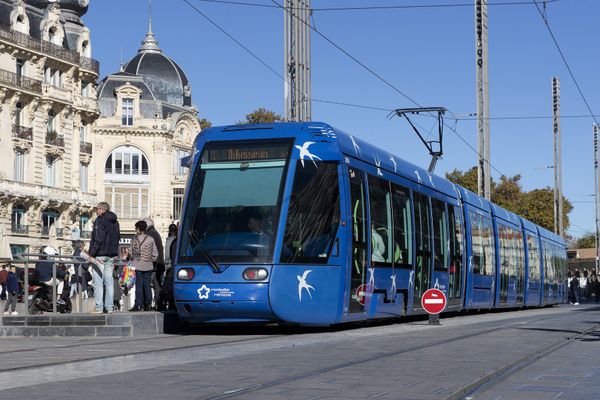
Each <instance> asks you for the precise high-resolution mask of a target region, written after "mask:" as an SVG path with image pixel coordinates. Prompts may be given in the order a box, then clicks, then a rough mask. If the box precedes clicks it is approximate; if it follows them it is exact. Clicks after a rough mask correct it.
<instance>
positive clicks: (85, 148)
mask: <svg viewBox="0 0 600 400" xmlns="http://www.w3.org/2000/svg"><path fill="white" fill-rule="evenodd" d="M79 152H80V153H85V154H92V144H91V143H90V142H81V143H79Z"/></svg>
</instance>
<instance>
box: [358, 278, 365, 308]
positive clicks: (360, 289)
mask: <svg viewBox="0 0 600 400" xmlns="http://www.w3.org/2000/svg"><path fill="white" fill-rule="evenodd" d="M366 297H367V285H365V284H364V283H363V284H362V285H360V286H359V287H357V288H356V300H357V301H358V302H359V303H360V304H362V305H363V306H364V305H365V299H366Z"/></svg>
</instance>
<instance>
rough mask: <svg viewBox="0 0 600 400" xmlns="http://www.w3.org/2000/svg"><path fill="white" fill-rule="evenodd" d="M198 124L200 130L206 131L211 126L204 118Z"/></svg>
mask: <svg viewBox="0 0 600 400" xmlns="http://www.w3.org/2000/svg"><path fill="white" fill-rule="evenodd" d="M198 122H199V123H200V130H205V129H208V128H210V127H211V126H212V122H210V121H209V120H207V119H206V118H202V119H201V120H199V121H198Z"/></svg>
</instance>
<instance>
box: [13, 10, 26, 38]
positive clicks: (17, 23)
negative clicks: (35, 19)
mask: <svg viewBox="0 0 600 400" xmlns="http://www.w3.org/2000/svg"><path fill="white" fill-rule="evenodd" d="M13 29H14V30H15V31H17V32H21V33H25V34H27V35H29V21H28V19H27V17H26V16H25V14H19V15H18V16H17V18H16V19H15V20H14V24H13Z"/></svg>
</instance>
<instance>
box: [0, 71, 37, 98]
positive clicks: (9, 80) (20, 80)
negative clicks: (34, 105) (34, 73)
mask: <svg viewBox="0 0 600 400" xmlns="http://www.w3.org/2000/svg"><path fill="white" fill-rule="evenodd" d="M0 84H4V85H7V86H12V87H14V88H15V89H23V90H27V91H29V92H34V93H37V94H40V93H42V81H38V80H37V79H32V78H28V77H26V76H22V75H17V74H15V73H14V72H10V71H7V70H5V69H0Z"/></svg>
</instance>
